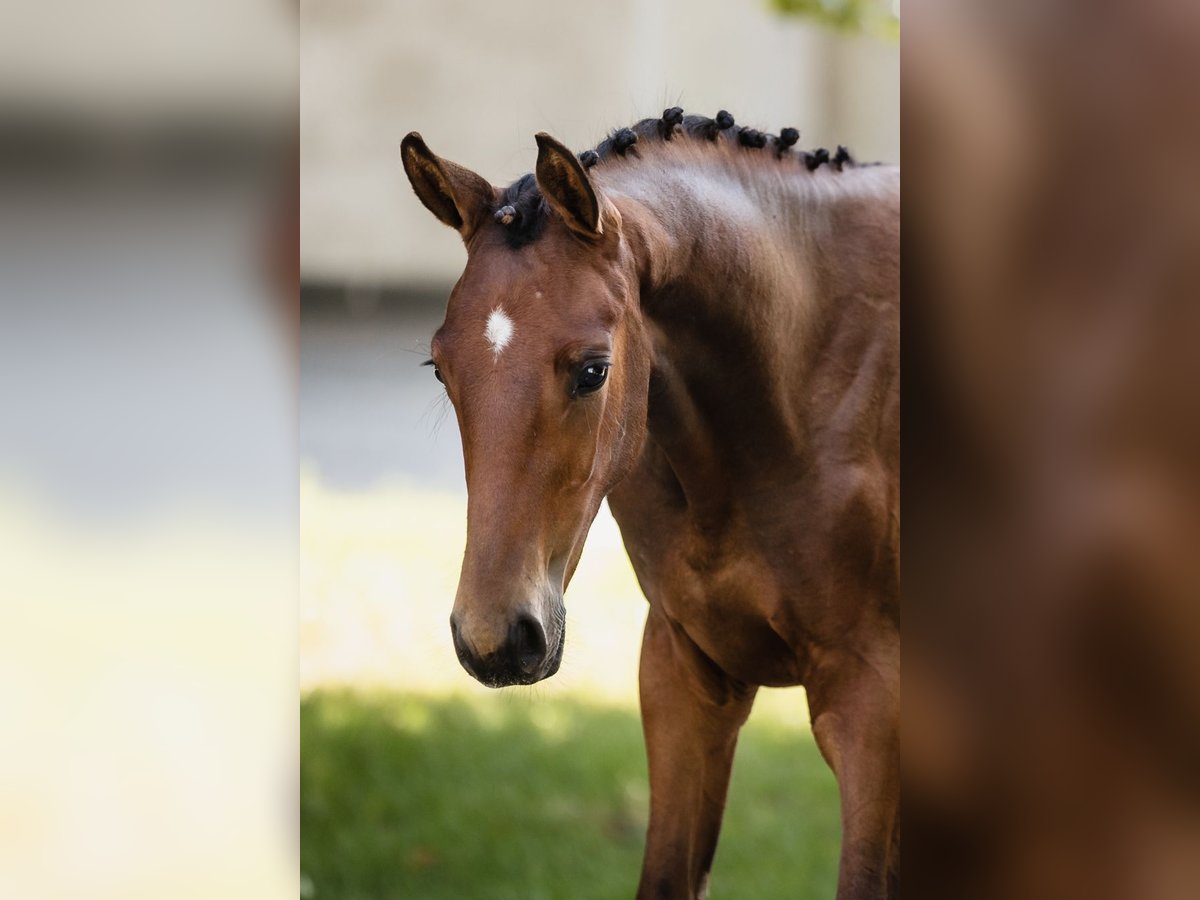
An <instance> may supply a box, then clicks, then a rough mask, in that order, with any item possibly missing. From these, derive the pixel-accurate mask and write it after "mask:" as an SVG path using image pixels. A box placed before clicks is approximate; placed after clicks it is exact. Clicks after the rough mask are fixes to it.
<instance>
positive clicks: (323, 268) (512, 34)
mask: <svg viewBox="0 0 1200 900" xmlns="http://www.w3.org/2000/svg"><path fill="white" fill-rule="evenodd" d="M301 22H302V27H301V66H300V89H301V94H300V96H301V101H300V103H301V172H302V182H301V183H302V187H301V274H302V277H303V278H304V280H305V281H306V282H309V283H314V282H317V283H326V284H334V285H339V286H343V285H344V286H362V287H367V288H370V287H375V286H389V287H393V286H401V287H436V288H442V287H444V286H445V285H448V284H449V283H451V282H452V281H453V280H454V278H456V277H457V275H458V273H459V272H460V271H461V269H462V265H463V261H464V259H465V253H464V251H463V248H462V246H461V244H460V243H459V242H458V240H457V239H456V238H455V236H454V235H453V234H452V233H451V232H450V231H449V230H448V229H445V228H443V227H441V226H439V225H438V224H437V223H436V222H435V221H434V220H433V218H432V217H431V216H430V215H429V213H428V212H426V211H425V209H424V208H422V207H421V205H420V203H419V202H418V201H417V200H416V198H415V197H414V196H413V195H412V192H411V190H410V188H409V186H408V182H407V180H406V179H405V177H404V173H403V170H402V169H401V167H400V161H399V146H400V140H401V138H402V137H403V136H404V135H405V134H406V133H408V132H409V131H412V130H417V131H420V132H421V133H422V134H423V135H424V136H425V139H426V141H427V142H428V143H429V145H430V147H432V148H433V150H434V152H436V153H439V154H441V155H443V156H446V157H448V158H451V159H453V160H455V161H457V162H460V163H463V164H464V165H467V166H470V167H472V168H474V169H476V170H477V171H479V172H480V173H481V174H483V175H484V176H485V177H487V178H488V179H490V180H491V181H492V182H494V183H507V182H508V181H510V180H512V179H513V178H514V177H516V176H519V175H521V174H523V173H525V172H528V171H530V170H531V169H532V167H533V163H534V159H535V149H534V141H533V135H534V134H535V133H536V132H538V131H543V130H544V131H549V132H551V133H552V134H554V135H555V136H556V137H558V138H560V139H561V140H563V141H564V142H566V143H567V144H568V145H569V146H571V147H574V148H576V149H577V150H582V149H584V148H586V147H588V146H591V145H593V144H594V143H595V142H596V141H598V140H599V139H600V138H602V137H603V136H604V134H605V133H606V132H607V131H609V130H610V129H612V128H615V127H619V126H623V125H627V124H630V123H631V122H633V121H635V120H637V119H639V118H642V117H645V116H648V115H657V114H658V113H659V112H660V111H661V110H662V109H663V108H664V107H667V106H672V105H676V104H678V105H680V106H683V107H684V109H685V110H687V111H689V112H692V111H695V112H699V113H704V114H707V115H712V114H714V113H715V112H716V111H717V110H718V109H721V108H725V109H728V110H730V112H732V113H733V114H734V116H735V117H736V118H737V120H738V121H739V122H742V123H746V124H752V125H754V126H755V127H759V128H763V129H767V130H772V131H778V129H779V128H781V127H783V126H785V125H794V126H796V127H798V128H800V130H801V132H802V136H801V145H802V146H804V147H816V146H828V147H833V146H834V145H836V144H838V143H843V144H846V145H847V146H849V147H850V148H851V149H852V150H853V151H854V152H855V154H856V155H857V156H858V157H859V158H862V159H870V160H883V161H888V162H899V156H900V127H899V122H900V100H899V87H900V63H899V47H898V46H897V45H895V44H891V43H885V42H882V41H879V40H876V39H872V38H865V37H863V38H847V37H843V36H839V35H836V34H833V33H831V32H828V31H825V30H823V29H821V28H819V27H815V26H812V25H809V24H806V23H805V22H804V21H803V20H800V19H797V18H794V17H781V16H779V15H777V14H776V13H774V12H773V11H772V10H770V9H769V8H768V6H767V3H766V0H614V2H607V3H593V4H574V3H560V2H547V0H511V2H508V3H503V4H498V3H478V2H469V0H407V2H395V0H307V2H305V3H303V4H302V16H301Z"/></svg>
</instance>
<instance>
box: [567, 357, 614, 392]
mask: <svg viewBox="0 0 1200 900" xmlns="http://www.w3.org/2000/svg"><path fill="white" fill-rule="evenodd" d="M607 378H608V363H591V364H590V365H587V366H584V367H583V370H582V371H580V373H579V377H578V378H577V379H576V380H575V391H574V393H575V395H579V394H590V393H591V392H592V391H595V390H599V388H600V386H601V385H602V384H604V381H605V379H607Z"/></svg>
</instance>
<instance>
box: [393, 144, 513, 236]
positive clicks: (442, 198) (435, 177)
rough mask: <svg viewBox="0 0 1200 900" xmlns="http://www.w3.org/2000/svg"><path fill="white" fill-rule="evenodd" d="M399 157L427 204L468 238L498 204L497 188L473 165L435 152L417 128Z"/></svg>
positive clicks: (414, 188)
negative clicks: (472, 166) (465, 166)
mask: <svg viewBox="0 0 1200 900" xmlns="http://www.w3.org/2000/svg"><path fill="white" fill-rule="evenodd" d="M400 158H401V160H403V162H404V173H405V174H406V175H408V180H409V181H410V182H411V183H412V187H413V190H414V191H415V192H416V194H417V197H419V198H420V200H421V202H422V203H424V204H425V208H426V209H428V210H429V211H430V212H431V213H433V214H434V215H435V216H437V217H438V218H439V219H440V220H441V221H442V222H444V223H446V224H447V225H449V226H450V227H451V228H455V229H457V230H458V232H459V234H461V235H462V237H463V240H464V241H465V240H467V239H468V238H469V237H470V236H471V234H472V233H473V232H474V231H475V229H476V228H478V227H479V225H480V223H482V222H483V221H484V217H485V216H486V215H487V214H488V213H489V211H490V210H491V208H492V206H493V205H494V204H495V201H496V191H495V189H494V188H493V187H492V186H491V185H490V184H489V183H488V182H487V180H486V179H484V178H483V177H482V176H480V175H476V174H475V173H474V172H472V171H471V170H470V169H467V168H464V167H463V166H460V165H458V164H457V163H452V162H450V160H448V159H442V158H441V157H440V156H438V155H436V154H435V153H434V152H433V151H432V150H430V149H429V147H427V146H426V145H425V139H424V138H422V137H421V135H420V134H418V133H417V132H415V131H413V132H411V133H410V134H409V135H408V136H407V137H405V138H404V140H403V141H401V143H400Z"/></svg>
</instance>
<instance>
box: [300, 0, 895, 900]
mask: <svg viewBox="0 0 1200 900" xmlns="http://www.w3.org/2000/svg"><path fill="white" fill-rule="evenodd" d="M301 11H302V17H301V31H300V60H301V64H300V98H301V128H300V148H301V156H300V160H301V195H300V238H301V256H300V273H301V298H302V303H301V319H300V422H299V438H300V440H299V450H300V466H301V554H302V559H301V592H300V641H301V653H300V666H301V687H302V691H303V697H304V699H303V705H302V710H301V716H302V751H303V754H302V791H301V802H302V847H303V852H302V890H303V891H305V892H307V894H306V895H307V896H315V897H337V898H345V897H378V898H382V897H389V898H390V897H396V898H399V897H423V898H424V897H429V898H435V897H480V898H504V897H512V898H531V897H544V898H558V897H564V898H565V897H571V898H577V897H596V898H601V897H618V896H632V894H633V892H634V889H635V887H636V883H637V877H638V874H639V867H640V862H641V850H642V843H643V837H644V829H645V822H646V812H647V800H648V797H647V784H646V772H645V758H644V751H643V749H642V742H641V727H640V720H639V717H638V712H637V657H638V652H639V648H640V641H641V628H642V624H643V622H644V619H645V612H646V601H645V599H644V597H643V596H642V594H641V592H640V590H639V589H638V587H637V584H636V581H635V579H634V577H633V573H632V571H631V569H630V567H629V563H628V561H627V559H626V556H625V552H624V548H623V546H622V544H621V540H620V535H619V533H618V531H617V528H616V525H615V523H614V522H613V520H612V518H611V516H610V514H609V513H608V510H607V508H604V509H602V510H601V513H600V515H599V517H598V518H597V521H596V523H595V525H594V526H593V528H592V531H591V535H590V537H589V539H588V542H587V545H586V549H585V551H584V555H583V560H582V563H581V565H580V567H579V570H578V572H577V573H576V575H575V578H574V580H573V582H572V585H571V587H570V589H569V590H568V592H567V597H566V600H567V615H568V620H569V622H568V629H567V630H568V634H569V635H570V639H569V641H568V645H567V649H566V653H565V657H564V661H563V665H562V669H561V671H560V672H559V673H558V674H557V675H556V676H555V677H554V678H552V679H550V680H549V681H547V682H543V683H542V684H539V685H536V686H534V687H532V688H528V689H516V688H513V689H506V690H505V691H503V692H495V691H489V690H488V689H486V688H483V687H481V686H479V685H478V684H477V683H476V682H474V681H473V680H472V679H471V678H470V677H469V676H468V675H467V674H466V673H465V672H463V670H462V669H461V668H460V666H459V664H458V662H457V660H456V658H455V655H454V651H453V648H452V646H451V642H450V635H449V627H448V624H447V622H448V618H449V613H450V607H451V604H452V602H453V597H454V592H455V587H456V584H457V580H458V569H459V565H460V563H461V559H462V551H463V547H464V541H465V532H464V528H465V518H466V493H465V484H464V479H463V469H462V456H461V448H460V444H459V437H458V433H457V426H456V421H455V417H454V413H453V410H452V409H450V408H449V405H448V403H447V401H446V398H445V394H444V392H443V390H442V389H441V386H440V385H439V384H438V383H437V382H436V380H435V379H434V378H433V376H432V374H431V373H430V371H429V369H427V368H422V367H421V365H420V364H421V363H422V362H423V361H424V360H425V359H426V358H427V356H428V349H429V339H430V337H431V336H432V334H433V332H434V330H436V328H437V326H438V325H439V324H440V322H441V319H442V313H443V309H444V305H445V301H446V297H447V296H448V294H449V291H450V288H451V286H452V285H453V283H454V281H455V280H456V279H457V277H458V275H459V274H460V273H461V271H462V267H463V264H464V263H465V260H466V254H465V250H464V248H463V246H462V243H461V241H460V240H459V237H458V235H457V234H455V233H454V232H453V231H452V230H450V229H448V228H446V227H444V226H442V225H441V224H440V223H438V222H437V221H436V220H435V219H434V218H433V217H432V216H431V215H430V214H429V213H428V211H427V210H425V208H424V207H423V206H421V204H420V202H419V201H418V200H417V199H416V197H415V196H414V195H413V193H412V190H411V188H410V186H409V184H408V181H407V179H406V178H405V175H404V172H403V170H402V168H401V166H400V163H399V146H400V140H401V138H402V137H403V136H404V135H405V134H407V133H408V132H409V131H413V130H417V131H420V132H421V133H422V134H423V135H424V137H425V139H426V140H427V141H428V143H429V145H430V146H431V147H432V148H433V149H434V151H435V152H436V153H438V154H440V155H443V156H445V157H447V158H449V159H453V160H455V161H456V162H459V163H462V164H464V165H467V166H469V167H471V168H473V169H475V170H476V171H478V172H480V173H481V174H483V175H484V176H485V177H487V178H488V179H489V180H491V181H492V182H493V183H496V184H507V183H508V182H510V181H512V180H514V179H515V178H517V177H518V176H520V175H522V174H524V173H525V172H528V171H530V170H531V169H532V167H533V163H534V160H535V144H534V140H533V135H534V134H535V133H536V132H538V131H543V130H545V131H549V132H551V133H552V134H554V135H555V136H556V137H558V138H559V139H561V140H563V141H564V142H565V143H566V144H567V145H568V146H571V147H573V148H574V149H576V150H577V151H578V150H583V149H585V148H586V147H589V146H593V145H594V144H595V143H596V142H597V141H599V140H600V139H601V138H603V137H604V136H605V135H606V134H607V133H608V132H609V131H610V130H612V129H614V128H617V127H621V126H624V125H628V124H631V123H632V122H634V121H636V120H638V119H640V118H643V117H645V116H652V115H658V114H660V113H661V111H662V110H663V109H664V108H665V107H669V106H674V105H679V106H682V107H683V108H684V109H685V110H686V111H688V112H697V113H702V114H706V115H714V114H715V113H716V112H717V110H718V109H728V110H729V111H730V112H732V113H733V115H734V116H735V118H736V119H737V121H738V122H740V123H743V124H748V125H753V126H755V127H759V128H762V129H766V130H770V131H778V130H779V129H780V128H782V127H784V126H787V125H792V126H795V127H797V128H799V129H800V130H801V135H802V136H801V146H803V147H812V148H815V147H818V146H825V147H830V148H832V147H834V146H836V145H837V144H839V143H841V144H845V145H847V146H848V147H849V148H850V149H851V150H852V151H853V152H854V153H855V155H856V156H857V157H858V158H860V159H867V160H881V161H887V162H896V163H898V162H899V157H900V145H899V140H900V134H899V92H900V83H899V76H900V69H899V43H898V40H897V37H898V23H897V21H896V19H895V17H894V16H893V14H892V10H891V6H890V4H878V3H862V2H846V3H832V4H819V3H810V4H805V3H790V4H789V3H778V4H775V5H772V4H771V3H769V2H768V0H699V2H697V0H688V2H685V0H637V2H634V0H629V2H616V3H604V4H591V5H586V6H580V5H576V4H563V3H554V2H541V0H520V2H516V3H507V4H501V5H495V4H478V3H467V2H462V0H457V2H444V0H438V2H435V0H426V2H405V3H379V2H356V3H345V2H333V0H307V2H304V3H303V4H302V6H301ZM838 843H839V826H838V813H837V792H836V786H835V784H834V780H833V776H832V774H831V773H830V772H829V770H828V768H827V767H826V766H825V764H824V762H823V761H822V760H821V758H820V756H819V754H818V753H817V751H816V749H815V746H814V745H813V742H812V737H811V733H810V732H809V728H808V722H807V715H806V710H805V704H804V696H803V692H802V691H800V690H798V689H797V690H791V691H764V692H762V694H760V700H759V702H758V705H757V707H756V710H755V714H754V715H753V716H752V718H751V722H750V724H749V725H748V726H747V729H746V731H745V733H744V737H743V742H742V746H741V749H740V752H739V756H738V761H737V764H736V766H735V773H734V779H733V785H732V789H731V800H730V808H729V813H728V817H727V820H726V829H725V833H724V836H723V838H722V842H721V848H720V850H719V852H718V857H717V862H716V865H715V869H714V875H713V881H714V884H715V888H714V890H715V891H716V892H717V893H718V894H721V895H724V896H753V897H785V896H786V897H797V896H803V897H809V896H812V897H817V896H821V897H824V896H829V895H831V894H832V892H833V885H834V882H835V878H836V861H837V848H838Z"/></svg>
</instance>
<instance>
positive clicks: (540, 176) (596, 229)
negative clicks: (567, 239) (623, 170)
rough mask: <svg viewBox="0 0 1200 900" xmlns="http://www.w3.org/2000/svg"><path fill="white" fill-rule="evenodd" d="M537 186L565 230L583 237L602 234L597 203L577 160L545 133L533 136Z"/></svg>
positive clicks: (585, 174)
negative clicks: (536, 152) (565, 225)
mask: <svg viewBox="0 0 1200 900" xmlns="http://www.w3.org/2000/svg"><path fill="white" fill-rule="evenodd" d="M537 145H538V159H537V183H538V187H539V188H540V189H541V191H542V196H544V197H545V198H546V202H548V203H549V204H550V205H551V206H552V207H553V208H554V211H555V212H557V213H558V214H559V215H560V216H562V219H563V221H564V222H565V223H566V224H567V227H568V228H570V229H571V230H572V231H574V232H576V233H578V234H582V235H584V236H585V237H598V236H599V235H601V234H602V233H603V230H604V229H603V227H602V226H601V225H600V201H599V199H598V198H597V197H596V191H595V189H594V188H593V187H592V182H591V179H589V178H588V175H587V172H585V171H584V168H583V166H582V165H580V163H579V159H578V158H577V157H576V156H575V154H574V153H572V152H571V151H570V150H568V149H567V148H566V147H564V146H563V145H562V144H560V143H559V142H558V141H556V140H555V139H554V138H552V137H550V135H548V134H546V133H545V132H540V133H539V134H538V135H537Z"/></svg>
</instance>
